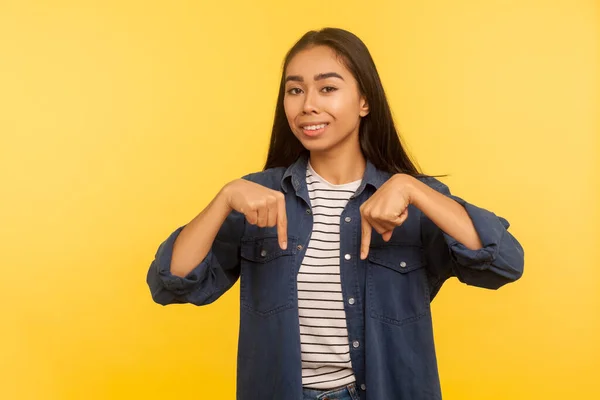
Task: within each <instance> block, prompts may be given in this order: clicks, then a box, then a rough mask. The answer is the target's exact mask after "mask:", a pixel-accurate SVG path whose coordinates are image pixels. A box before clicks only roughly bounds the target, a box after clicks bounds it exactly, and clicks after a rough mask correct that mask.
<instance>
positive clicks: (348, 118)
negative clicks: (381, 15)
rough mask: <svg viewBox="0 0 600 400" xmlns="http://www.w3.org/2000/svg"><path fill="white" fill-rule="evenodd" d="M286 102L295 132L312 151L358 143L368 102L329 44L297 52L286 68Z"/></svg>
mask: <svg viewBox="0 0 600 400" xmlns="http://www.w3.org/2000/svg"><path fill="white" fill-rule="evenodd" d="M285 79H286V82H285V96H284V100H283V105H284V108H285V114H286V116H287V120H288V123H289V125H290V128H291V129H292V132H293V133H294V135H295V136H296V137H297V138H298V140H300V142H301V143H302V145H304V147H305V148H306V149H307V150H309V151H311V152H312V151H318V152H322V151H331V150H333V149H336V148H342V147H345V146H347V145H358V128H359V126H360V119H361V117H364V116H365V115H367V114H368V112H369V108H368V105H367V103H366V101H365V99H364V98H363V96H362V95H361V94H360V91H359V88H358V83H357V82H356V80H355V79H354V77H353V76H352V73H351V72H350V71H349V70H348V69H347V68H346V67H345V66H344V65H343V64H342V63H341V62H340V60H339V58H338V56H337V54H336V53H335V52H334V51H333V50H332V49H331V48H329V47H326V46H316V47H311V48H309V49H306V50H303V51H301V52H299V53H298V54H296V55H295V56H294V57H293V58H292V60H291V61H290V63H289V64H288V67H287V69H286V71H285Z"/></svg>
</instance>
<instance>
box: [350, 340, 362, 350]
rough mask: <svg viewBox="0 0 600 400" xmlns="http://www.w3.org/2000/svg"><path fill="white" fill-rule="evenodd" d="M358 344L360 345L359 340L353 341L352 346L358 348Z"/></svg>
mask: <svg viewBox="0 0 600 400" xmlns="http://www.w3.org/2000/svg"><path fill="white" fill-rule="evenodd" d="M358 346H360V343H358V340H355V341H354V342H352V347H354V348H355V349H356V348H358Z"/></svg>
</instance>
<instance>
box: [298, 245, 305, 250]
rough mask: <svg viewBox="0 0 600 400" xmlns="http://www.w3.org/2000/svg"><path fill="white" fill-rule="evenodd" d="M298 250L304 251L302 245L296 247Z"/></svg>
mask: <svg viewBox="0 0 600 400" xmlns="http://www.w3.org/2000/svg"><path fill="white" fill-rule="evenodd" d="M296 248H297V249H298V250H302V249H303V248H304V247H302V245H301V244H299V245H298V247H296Z"/></svg>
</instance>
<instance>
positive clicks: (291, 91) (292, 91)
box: [287, 88, 301, 95]
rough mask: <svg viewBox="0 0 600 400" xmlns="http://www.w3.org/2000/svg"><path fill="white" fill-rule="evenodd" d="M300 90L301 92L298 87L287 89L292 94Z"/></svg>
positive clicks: (298, 92)
mask: <svg viewBox="0 0 600 400" xmlns="http://www.w3.org/2000/svg"><path fill="white" fill-rule="evenodd" d="M300 92H301V90H300V89H298V88H291V89H290V90H288V91H287V93H288V94H292V95H295V94H300Z"/></svg>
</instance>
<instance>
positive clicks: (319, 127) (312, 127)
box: [304, 124, 327, 131]
mask: <svg viewBox="0 0 600 400" xmlns="http://www.w3.org/2000/svg"><path fill="white" fill-rule="evenodd" d="M326 126H327V124H321V125H309V126H305V127H304V129H306V130H307V131H316V130H317V129H323V128H325V127H326Z"/></svg>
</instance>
